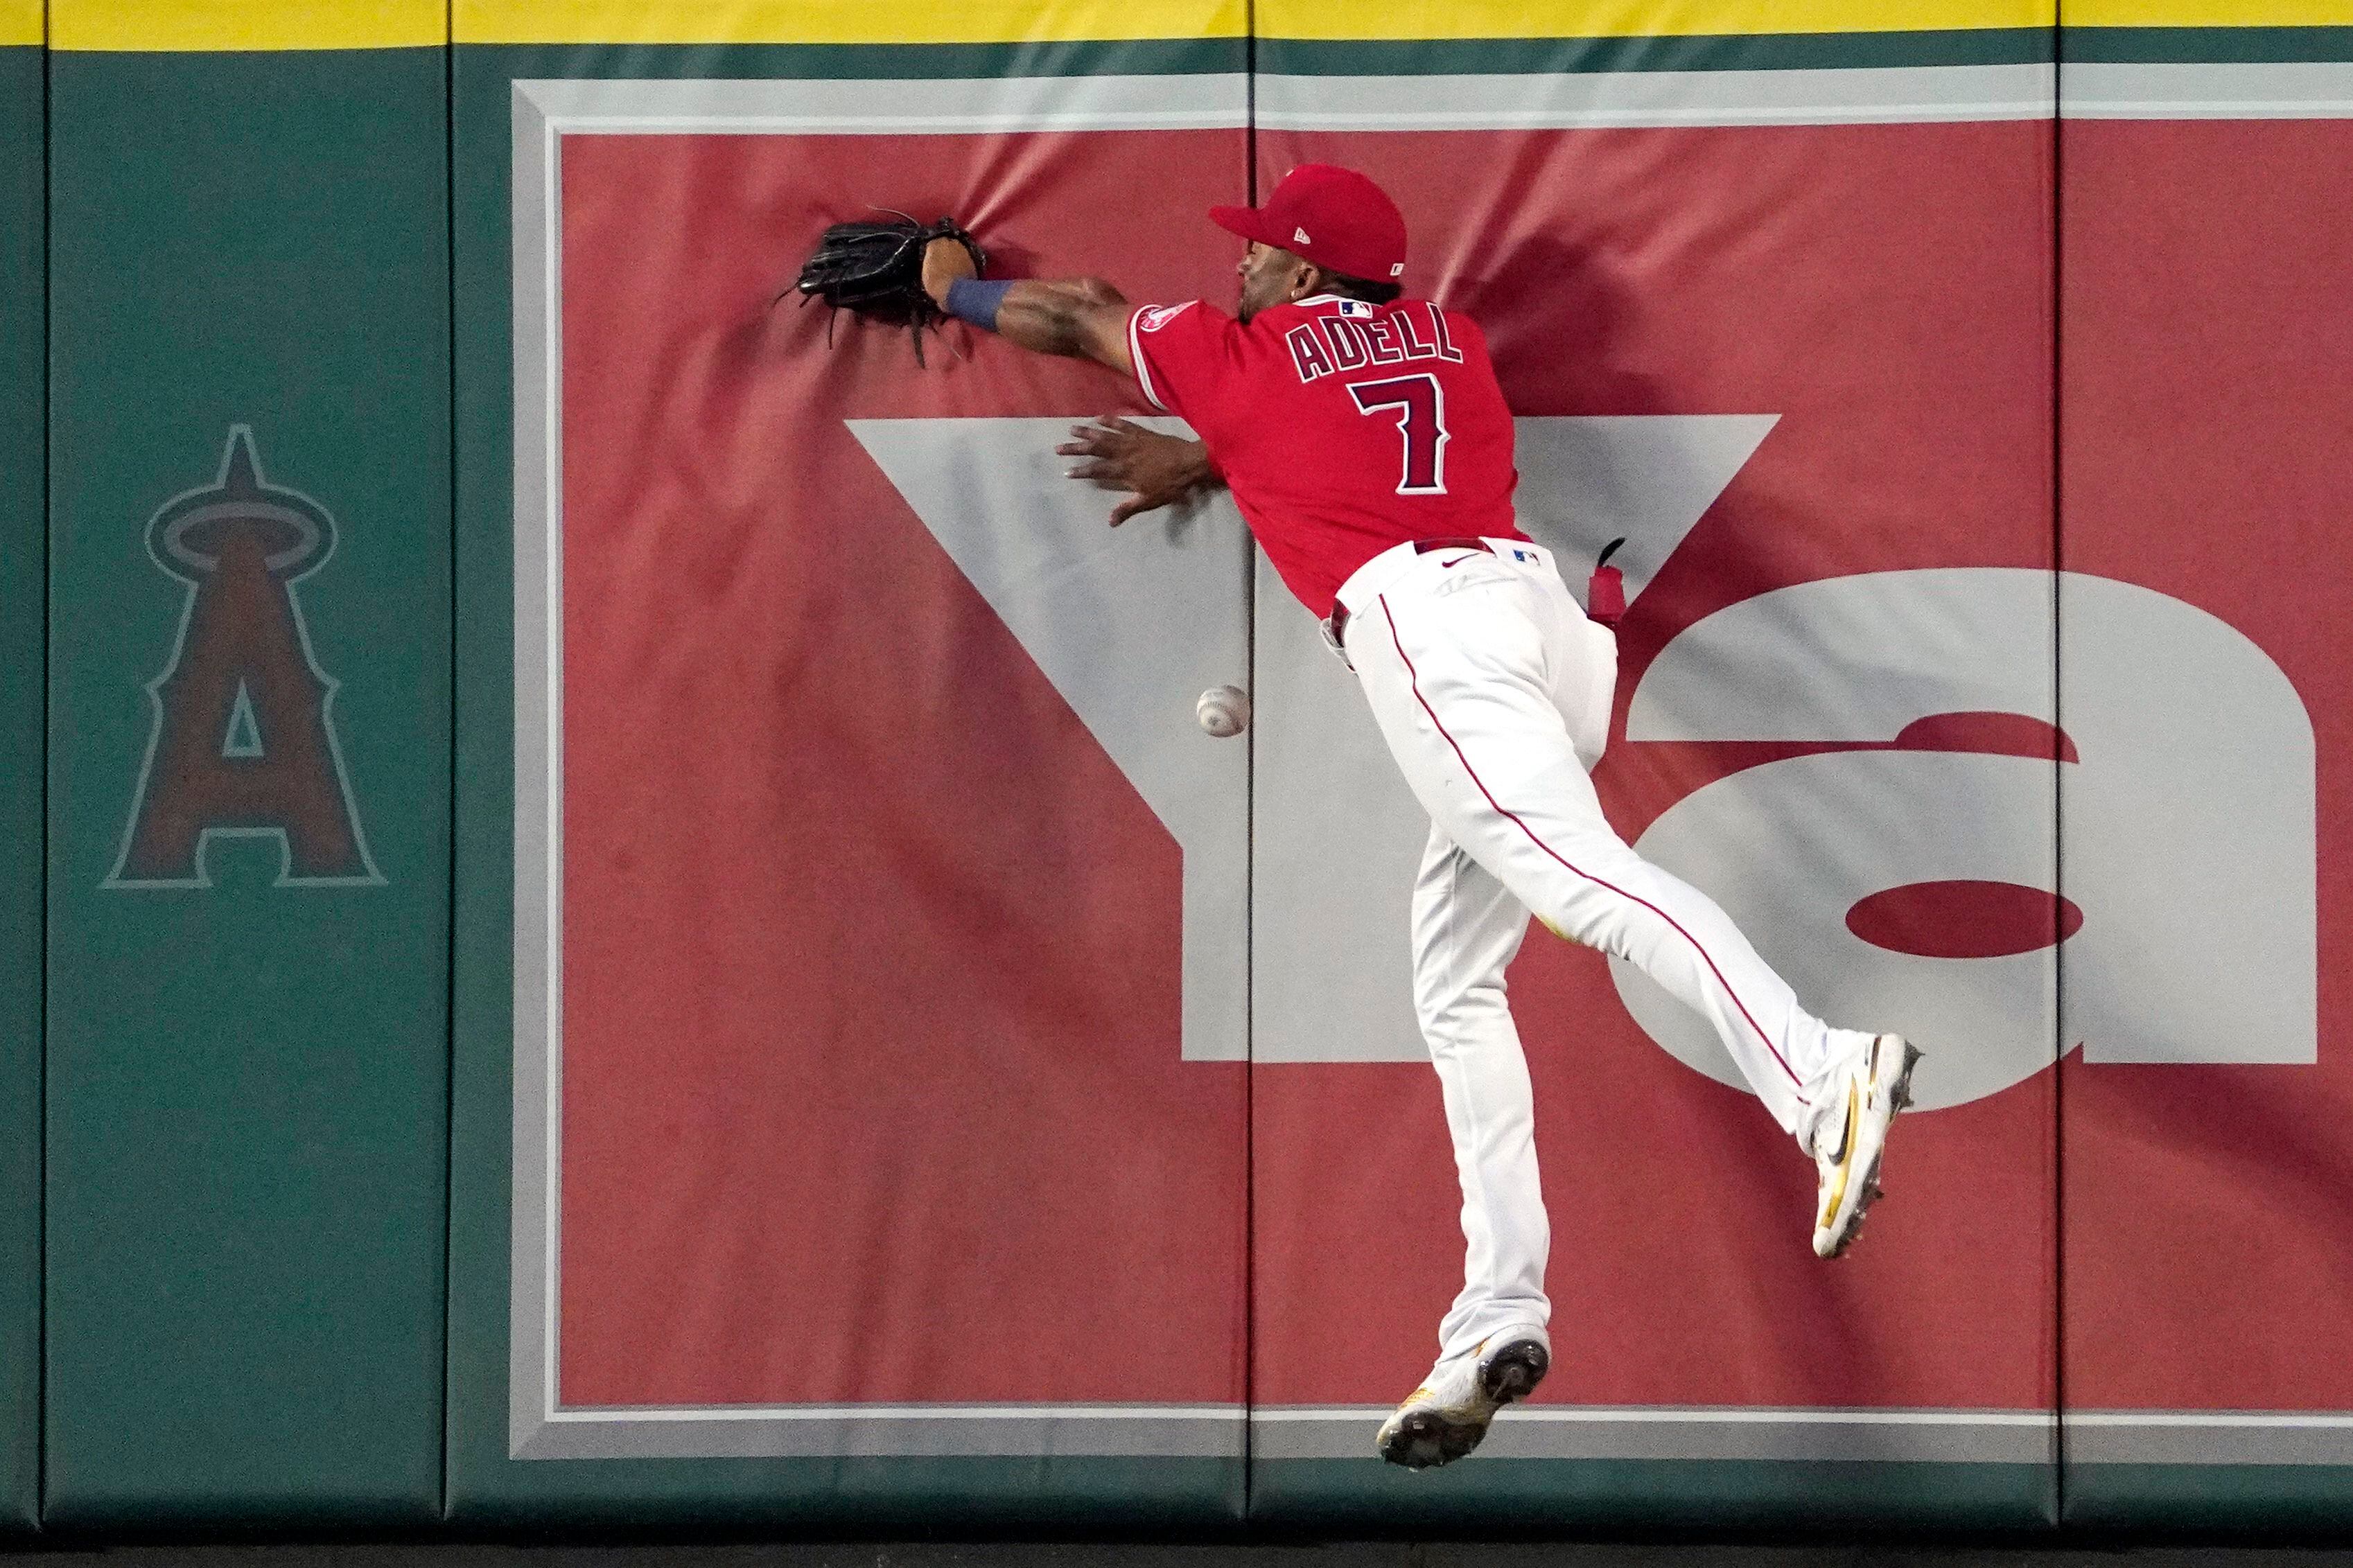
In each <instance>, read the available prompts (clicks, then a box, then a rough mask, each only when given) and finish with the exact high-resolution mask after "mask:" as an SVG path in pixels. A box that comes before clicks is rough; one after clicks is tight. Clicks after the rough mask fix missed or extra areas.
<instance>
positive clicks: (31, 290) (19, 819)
mask: <svg viewBox="0 0 2353 1568" xmlns="http://www.w3.org/2000/svg"><path fill="white" fill-rule="evenodd" d="M7 20H8V22H12V23H13V22H18V21H21V22H22V23H23V24H24V36H21V37H20V36H17V35H16V34H15V33H12V32H8V31H0V299H5V301H6V303H5V307H0V387H5V389H6V391H5V393H0V397H5V399H6V412H5V416H0V639H5V646H0V757H5V763H0V822H5V824H6V825H7V826H6V828H5V833H0V909H5V911H6V914H5V919H0V1531H10V1532H14V1531H19V1530H25V1529H29V1528H30V1527H31V1526H32V1525H33V1523H34V1522H35V1521H36V1520H37V1519H38V1517H39V1511H40V1510H39V1498H38V1490H39V1486H40V1473H41V1471H40V1453H41V1447H40V1419H41V755H42V752H43V749H44V747H43V738H42V734H41V706H42V702H41V668H42V658H41V642H42V635H43V634H42V626H43V624H44V610H45V608H46V605H47V598H48V584H47V555H48V551H47V543H46V541H45V538H44V529H43V526H42V520H43V506H42V491H43V486H44V485H45V484H46V482H47V462H46V457H45V443H44V442H43V441H42V439H41V424H42V411H43V408H44V406H45V405H46V404H47V396H46V382H45V379H44V376H45V369H46V367H45V366H44V365H43V364H42V363H41V362H42V352H41V350H42V340H43V335H44V319H45V312H44V310H43V309H42V300H43V296H44V295H45V293H46V292H47V288H48V277H47V262H46V247H45V244H44V241H43V234H44V216H45V215H44V213H43V211H42V207H43V203H44V199H45V193H44V189H43V186H44V182H45V178H46V174H47V170H46V166H45V165H46V159H45V157H44V154H43V151H42V149H43V132H44V120H45V113H46V110H45V107H44V104H43V100H42V95H43V82H42V79H43V75H44V70H43V66H44V62H43V59H42V54H41V49H40V47H39V45H40V41H41V29H40V21H41V16H40V9H39V7H38V6H34V7H32V8H31V9H30V11H29V13H28V14H27V15H26V16H24V17H22V18H15V17H11V18H8V19H7ZM0 26H5V24H0Z"/></svg>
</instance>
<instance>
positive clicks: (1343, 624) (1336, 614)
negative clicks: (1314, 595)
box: [1324, 537, 1495, 648]
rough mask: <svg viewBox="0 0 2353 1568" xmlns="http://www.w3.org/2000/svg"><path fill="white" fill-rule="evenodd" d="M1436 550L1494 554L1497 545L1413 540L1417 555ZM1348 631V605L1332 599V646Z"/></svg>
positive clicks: (1327, 626) (1328, 626) (1328, 625)
mask: <svg viewBox="0 0 2353 1568" xmlns="http://www.w3.org/2000/svg"><path fill="white" fill-rule="evenodd" d="M1434 550H1475V551H1477V552H1479V553H1480V554H1482V555H1493V553H1495V547H1494V546H1493V545H1492V544H1490V543H1488V542H1486V541H1485V540H1483V539H1474V538H1452V537H1450V538H1446V539H1417V540H1415V541H1414V542H1413V552H1414V553H1415V554H1416V555H1428V554H1429V553H1430V552H1432V551H1434ZM1347 631H1348V606H1347V605H1344V604H1342V603H1341V602H1340V601H1339V600H1337V599H1334V600H1333V601H1332V614H1331V615H1330V616H1327V617H1326V618H1325V619H1324V636H1325V637H1328V638H1330V639H1331V642H1332V646H1333V647H1335V648H1337V647H1340V644H1341V639H1342V638H1343V637H1345V636H1346V635H1347Z"/></svg>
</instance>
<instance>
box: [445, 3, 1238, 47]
mask: <svg viewBox="0 0 2353 1568" xmlns="http://www.w3.org/2000/svg"><path fill="white" fill-rule="evenodd" d="M451 23H452V32H453V35H454V36H455V37H456V38H457V41H458V42H459V43H461V44H1026V43H1064V42H1076V41H1083V40H1090V39H1113V38H1239V37H1243V36H1244V35H1245V34H1246V33H1248V32H1249V30H1250V12H1249V7H1248V0H456V5H455V8H454V11H453V13H452V16H451Z"/></svg>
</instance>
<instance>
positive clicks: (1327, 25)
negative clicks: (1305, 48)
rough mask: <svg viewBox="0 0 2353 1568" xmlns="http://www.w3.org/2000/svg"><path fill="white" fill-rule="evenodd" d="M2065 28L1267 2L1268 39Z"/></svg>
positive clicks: (1584, 2)
mask: <svg viewBox="0 0 2353 1568" xmlns="http://www.w3.org/2000/svg"><path fill="white" fill-rule="evenodd" d="M2056 21H2057V0H1258V32H1259V36H1260V37H1266V38H1621V37H1634V38H1662V37H1710V36H1725V35H1753V34H1773V33H1911V32H1925V31H1930V30H1943V29H1947V28H1983V27H2048V26H2053V25H2054V24H2055V23H2056Z"/></svg>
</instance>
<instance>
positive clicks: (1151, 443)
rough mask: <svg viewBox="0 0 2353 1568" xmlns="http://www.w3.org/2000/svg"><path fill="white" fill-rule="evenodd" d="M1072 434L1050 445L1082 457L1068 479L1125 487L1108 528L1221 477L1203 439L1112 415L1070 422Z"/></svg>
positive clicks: (1183, 498) (1191, 495) (1194, 494)
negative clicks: (1163, 432)
mask: <svg viewBox="0 0 2353 1568" xmlns="http://www.w3.org/2000/svg"><path fill="white" fill-rule="evenodd" d="M1054 450H1055V451H1057V452H1059V453H1060V454H1061V455H1062V456H1063V457H1065V458H1086V459H1087V460H1086V461H1085V462H1083V463H1081V464H1080V465H1079V466H1078V467H1077V468H1072V469H1071V478H1072V479H1085V480H1086V481H1087V482H1088V483H1090V484H1092V485H1093V486H1094V487H1095V488H1096V489H1105V490H1125V491H1127V492H1128V498H1127V499H1126V500H1124V501H1122V502H1120V503H1119V504H1118V505H1117V506H1115V507H1113V508H1112V510H1111V525H1112V526H1113V528H1117V527H1118V526H1119V525H1120V524H1121V523H1123V522H1125V521H1127V520H1128V519H1129V518H1131V517H1134V516H1136V515H1137V514H1138V513H1140V512H1147V511H1156V510H1159V509H1160V508H1162V507H1164V506H1176V505H1181V504H1182V503H1184V502H1186V501H1188V500H1193V499H1194V498H1196V497H1197V496H1198V495H1200V494H1202V493H1203V492H1204V491H1207V490H1210V489H1215V488H1217V487H1218V486H1219V484H1222V483H1223V482H1224V481H1223V479H1220V478H1219V474H1218V470H1217V468H1216V467H1215V466H1214V465H1212V464H1211V463H1210V461H1209V449H1208V447H1206V446H1204V445H1203V444H1202V443H1200V442H1198V441H1185V440H1180V439H1178V438H1177V437H1174V436H1163V435H1160V434H1159V433H1158V432H1156V431H1152V430H1146V429H1145V427H1144V426H1141V425H1137V424H1134V422H1132V421H1130V420H1127V419H1124V418H1122V417H1120V416H1118V415H1116V414H1107V415H1105V416H1103V417H1102V418H1100V419H1098V420H1096V421H1095V422H1094V423H1093V424H1092V425H1073V426H1071V439H1070V440H1068V441H1065V442H1063V443H1062V444H1061V445H1060V446H1059V447H1055V448H1054Z"/></svg>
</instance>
